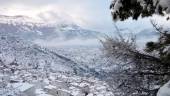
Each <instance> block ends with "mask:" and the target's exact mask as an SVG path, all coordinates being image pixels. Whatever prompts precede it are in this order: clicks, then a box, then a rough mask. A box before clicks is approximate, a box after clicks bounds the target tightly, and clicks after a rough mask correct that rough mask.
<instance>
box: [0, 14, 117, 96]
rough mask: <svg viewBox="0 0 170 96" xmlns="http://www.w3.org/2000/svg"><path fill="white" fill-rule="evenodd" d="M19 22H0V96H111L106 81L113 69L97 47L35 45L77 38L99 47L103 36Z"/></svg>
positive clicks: (13, 19)
mask: <svg viewBox="0 0 170 96" xmlns="http://www.w3.org/2000/svg"><path fill="white" fill-rule="evenodd" d="M4 18H5V19H4ZM23 18H24V17H22V16H16V17H8V16H1V17H0V19H1V20H0V27H1V29H0V96H113V93H112V90H111V88H110V87H109V85H108V84H107V83H106V81H105V77H106V76H107V75H109V72H110V70H111V69H112V68H113V67H114V66H111V65H110V63H109V62H107V58H105V57H104V56H103V55H102V51H101V49H100V47H99V45H97V46H96V45H95V47H94V46H91V45H90V46H91V47H89V46H88V47H85V45H83V46H82V45H81V47H78V46H76V47H73V46H72V47H71V46H67V47H66V46H63V47H62V46H55V47H54V46H52V47H51V46H42V43H37V42H35V40H44V41H46V43H47V45H48V42H49V43H50V41H49V39H53V40H56V38H58V39H57V40H56V41H59V42H61V41H60V40H61V38H62V41H63V42H64V41H66V42H67V41H69V40H74V39H75V38H76V39H79V40H80V39H81V41H88V40H94V39H95V40H96V41H97V39H98V36H102V34H100V33H98V32H95V31H90V30H86V29H82V28H81V27H78V26H75V25H65V24H64V25H62V26H61V25H60V26H59V27H58V26H57V28H56V27H51V26H52V25H46V24H39V23H33V22H32V21H31V23H30V21H29V20H28V19H27V18H26V20H25V19H23ZM18 20H20V21H21V20H22V22H18ZM28 21H29V23H28ZM49 26H50V27H49ZM59 28H60V31H59V30H58V31H56V30H57V29H59ZM54 30H55V31H54ZM50 32H52V33H50ZM58 34H60V36H58ZM96 36H97V37H96ZM60 37H61V38H60ZM59 42H56V43H59ZM81 43H83V42H81ZM73 45H74V44H73Z"/></svg>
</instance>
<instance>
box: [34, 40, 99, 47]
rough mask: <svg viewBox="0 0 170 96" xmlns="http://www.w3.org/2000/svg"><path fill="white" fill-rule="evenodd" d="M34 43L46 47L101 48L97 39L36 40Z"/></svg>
mask: <svg viewBox="0 0 170 96" xmlns="http://www.w3.org/2000/svg"><path fill="white" fill-rule="evenodd" d="M34 43H36V44H38V45H41V46H45V47H70V46H71V47H74V46H91V47H95V46H99V45H100V42H99V40H97V39H87V40H82V39H72V40H66V41H64V40H59V39H53V40H50V41H46V40H40V39H39V40H35V41H34Z"/></svg>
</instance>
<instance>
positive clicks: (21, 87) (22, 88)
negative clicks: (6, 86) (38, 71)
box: [10, 83, 34, 92]
mask: <svg viewBox="0 0 170 96" xmlns="http://www.w3.org/2000/svg"><path fill="white" fill-rule="evenodd" d="M10 86H12V87H13V88H14V89H17V90H19V91H21V92H24V91H26V90H28V89H30V88H32V87H33V86H34V85H32V84H29V83H14V84H11V85H10Z"/></svg>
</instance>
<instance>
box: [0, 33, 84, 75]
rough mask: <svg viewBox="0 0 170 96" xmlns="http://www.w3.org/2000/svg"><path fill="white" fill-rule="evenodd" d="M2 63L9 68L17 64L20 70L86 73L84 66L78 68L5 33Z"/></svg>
mask: <svg viewBox="0 0 170 96" xmlns="http://www.w3.org/2000/svg"><path fill="white" fill-rule="evenodd" d="M0 61H2V62H3V63H4V65H5V66H8V67H12V66H11V64H12V63H14V62H15V63H16V64H17V66H18V67H19V68H28V69H29V68H33V69H35V68H42V69H43V68H44V67H45V66H52V67H51V69H50V70H51V71H55V72H69V73H77V74H79V73H82V71H85V70H84V69H83V66H77V64H76V63H75V62H74V61H72V60H71V59H69V58H66V57H64V56H62V55H59V54H57V53H55V52H52V51H50V50H47V49H45V48H41V47H39V46H37V45H35V44H31V43H28V42H25V41H24V40H22V39H19V37H16V36H12V35H11V34H3V33H0Z"/></svg>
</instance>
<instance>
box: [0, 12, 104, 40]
mask: <svg viewBox="0 0 170 96" xmlns="http://www.w3.org/2000/svg"><path fill="white" fill-rule="evenodd" d="M0 31H1V32H5V33H13V34H15V35H19V36H21V37H22V38H24V39H26V40H30V41H34V40H37V39H40V40H53V39H60V40H61V39H62V40H70V39H75V38H78V39H94V38H98V37H100V36H102V35H103V34H101V33H100V32H96V31H91V30H87V29H84V28H82V27H80V26H78V25H76V24H73V23H60V24H58V23H56V24H55V23H53V24H52V23H45V22H41V21H35V20H34V19H32V18H30V17H26V16H4V15H0Z"/></svg>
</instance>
